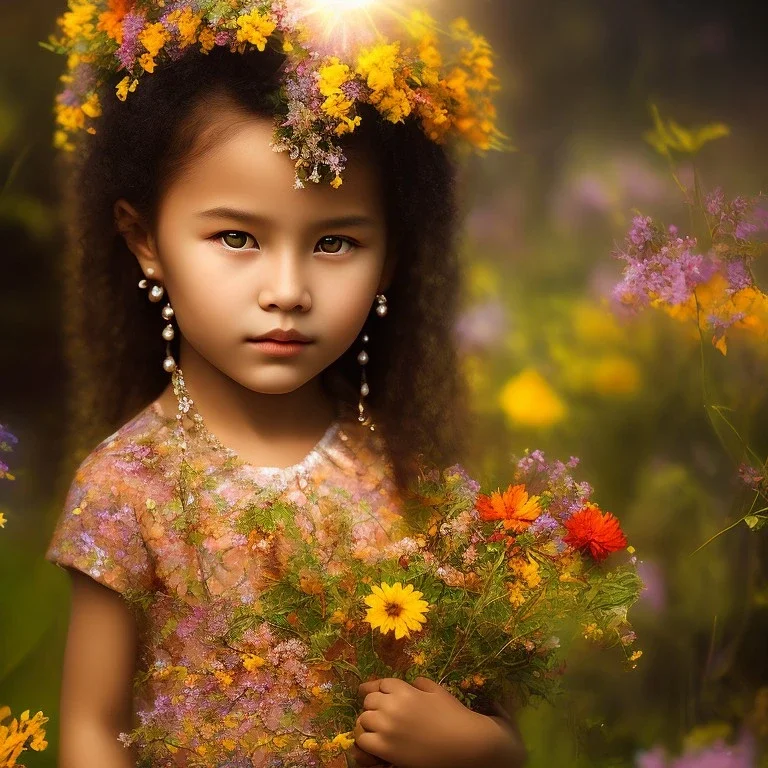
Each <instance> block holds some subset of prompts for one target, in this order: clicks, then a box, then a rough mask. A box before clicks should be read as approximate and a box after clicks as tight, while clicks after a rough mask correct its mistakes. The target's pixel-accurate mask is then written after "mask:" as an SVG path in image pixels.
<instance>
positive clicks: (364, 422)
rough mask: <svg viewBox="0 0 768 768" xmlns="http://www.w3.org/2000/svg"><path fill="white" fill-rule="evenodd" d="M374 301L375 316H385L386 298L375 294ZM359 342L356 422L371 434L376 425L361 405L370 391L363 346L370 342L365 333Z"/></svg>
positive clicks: (365, 353) (367, 359)
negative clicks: (366, 428) (375, 303)
mask: <svg viewBox="0 0 768 768" xmlns="http://www.w3.org/2000/svg"><path fill="white" fill-rule="evenodd" d="M376 301H377V302H378V306H377V307H376V314H377V315H378V316H379V317H384V316H385V315H386V314H387V297H386V296H384V294H383V293H382V294H377V295H376ZM360 340H361V341H362V343H363V349H362V350H361V351H360V353H359V354H358V356H357V362H358V363H360V365H361V366H362V368H361V371H360V398H359V400H358V403H357V410H358V412H359V415H358V417H357V420H358V421H359V422H360V424H361V426H363V427H368V428H369V429H370V430H371V432H373V431H374V430H375V427H376V425H375V424H374V423H373V421H372V419H371V416H370V414H366V413H365V405H364V403H363V398H365V397H368V395H369V393H370V391H371V389H370V387H369V386H368V380H367V379H366V376H365V366H366V365H367V364H368V361H369V359H370V358H369V357H368V353H367V352H366V351H365V345H366V344H367V343H368V342H369V341H370V338H369V336H368V334H367V333H364V334H363V335H362V337H361V339H360Z"/></svg>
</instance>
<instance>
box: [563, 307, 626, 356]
mask: <svg viewBox="0 0 768 768" xmlns="http://www.w3.org/2000/svg"><path fill="white" fill-rule="evenodd" d="M570 315H571V323H572V327H573V332H574V335H575V336H576V338H577V339H578V340H579V341H581V342H583V343H585V344H594V345H599V346H605V345H610V344H618V343H620V342H622V341H624V339H626V338H627V333H626V332H625V331H624V330H623V329H622V327H621V326H620V325H619V324H618V322H617V321H616V315H615V314H614V313H613V312H611V311H610V310H609V309H607V308H605V307H599V306H596V305H595V304H593V303H592V302H589V301H577V302H575V303H574V305H573V307H572V308H571V312H570Z"/></svg>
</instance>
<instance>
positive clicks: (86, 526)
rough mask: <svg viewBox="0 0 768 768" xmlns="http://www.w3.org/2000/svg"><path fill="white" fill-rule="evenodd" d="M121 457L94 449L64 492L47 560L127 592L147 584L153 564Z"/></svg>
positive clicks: (148, 585) (151, 581)
mask: <svg viewBox="0 0 768 768" xmlns="http://www.w3.org/2000/svg"><path fill="white" fill-rule="evenodd" d="M127 491H128V486H127V485H126V481H125V479H124V478H122V477H121V476H120V470H119V462H116V461H115V460H113V459H112V458H111V457H110V456H109V455H108V454H106V455H105V454H104V452H103V451H100V450H99V448H97V449H95V451H94V452H93V453H91V454H90V455H89V456H88V457H86V459H85V460H84V461H83V462H82V464H80V466H79V467H78V468H77V470H76V472H75V476H74V479H73V480H72V483H71V485H70V487H69V491H68V492H67V497H66V500H65V502H64V508H63V509H62V511H61V513H60V515H59V519H58V521H57V522H56V527H55V528H54V531H53V535H52V538H51V540H50V542H49V545H48V549H47V550H46V553H45V559H46V560H48V561H50V562H52V563H54V564H56V565H59V566H69V567H71V568H75V569H77V570H78V571H82V572H83V573H85V574H87V575H88V576H90V577H91V578H92V579H95V580H96V581H98V582H99V583H101V584H103V585H105V586H107V587H109V588H110V589H113V590H115V591H116V592H119V593H120V594H125V593H126V592H127V591H129V590H146V589H149V588H150V587H151V585H152V583H153V581H154V569H153V567H152V562H151V558H150V556H149V552H148V550H147V547H146V544H145V541H144V538H143V536H142V534H141V530H140V527H139V523H138V520H137V517H136V511H135V507H134V505H133V504H132V503H131V498H130V496H131V494H130V493H128V492H127Z"/></svg>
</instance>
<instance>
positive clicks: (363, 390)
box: [360, 384, 371, 397]
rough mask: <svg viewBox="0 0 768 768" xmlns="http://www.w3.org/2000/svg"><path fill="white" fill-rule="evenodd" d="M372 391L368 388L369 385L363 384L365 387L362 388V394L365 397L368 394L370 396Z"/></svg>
mask: <svg viewBox="0 0 768 768" xmlns="http://www.w3.org/2000/svg"><path fill="white" fill-rule="evenodd" d="M370 391H371V390H370V388H369V387H368V385H367V384H363V386H362V387H360V394H361V395H362V396H363V397H365V396H366V395H367V394H368V393H369V392H370Z"/></svg>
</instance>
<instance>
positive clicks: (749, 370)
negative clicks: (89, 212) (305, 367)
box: [0, 0, 768, 768]
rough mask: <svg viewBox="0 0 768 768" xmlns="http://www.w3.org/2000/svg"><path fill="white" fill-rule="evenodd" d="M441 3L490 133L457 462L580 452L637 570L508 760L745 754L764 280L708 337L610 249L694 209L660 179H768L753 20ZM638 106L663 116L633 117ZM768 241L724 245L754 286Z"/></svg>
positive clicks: (17, 412) (24, 265)
mask: <svg viewBox="0 0 768 768" xmlns="http://www.w3.org/2000/svg"><path fill="white" fill-rule="evenodd" d="M443 5H445V6H446V7H447V8H448V9H449V11H448V12H450V11H455V12H462V13H465V14H466V15H467V16H468V17H469V18H470V20H471V22H472V24H473V26H474V27H475V28H477V29H478V30H479V31H481V32H483V33H484V34H486V36H487V37H488V38H489V40H490V41H491V43H492V44H493V46H494V48H495V49H496V51H497V54H498V57H499V59H498V71H499V75H500V77H501V80H502V84H503V88H502V91H501V92H500V94H499V105H500V113H501V121H500V123H501V126H502V128H503V129H504V130H505V131H506V132H507V133H508V134H509V135H510V136H511V138H512V140H513V142H514V144H515V145H516V147H517V151H516V152H514V153H510V154H504V155H500V154H489V155H487V156H485V157H483V158H478V159H474V160H472V161H471V162H470V164H469V166H468V173H467V187H466V189H467V193H466V207H467V220H466V236H465V238H464V243H463V252H464V257H465V263H466V274H467V295H466V306H465V310H464V313H463V316H462V318H461V321H460V323H459V326H458V327H457V329H456V330H457V336H458V339H459V343H460V345H461V349H462V361H463V365H464V366H465V370H466V374H467V376H468V378H469V381H470V384H471V387H472V391H473V394H474V411H475V414H476V419H475V430H474V433H473V436H472V437H473V451H472V457H473V459H472V464H471V465H470V466H469V469H470V471H471V472H473V473H474V474H476V476H478V477H479V478H480V479H481V480H482V481H483V483H484V484H487V485H490V486H492V487H496V486H501V487H505V486H506V484H507V482H508V481H507V480H506V478H507V477H508V475H509V467H510V458H511V456H512V455H513V454H517V455H519V454H521V453H522V452H523V451H524V450H525V449H526V448H530V449H534V448H540V449H542V450H544V451H545V452H546V454H547V455H548V456H550V457H553V458H560V459H563V460H564V461H565V460H567V459H568V458H569V457H570V456H577V457H579V458H580V460H581V461H580V464H579V467H578V469H577V470H576V471H575V475H576V477H577V479H579V480H588V481H589V482H590V484H591V485H592V486H593V487H594V488H595V499H596V501H598V502H599V503H600V505H601V506H602V508H603V509H607V510H610V511H612V512H613V513H614V514H615V515H617V516H618V517H619V519H620V520H621V521H622V526H623V528H624V530H625V532H626V534H627V537H628V539H629V540H630V542H631V544H632V545H633V546H634V547H635V549H636V554H637V557H638V560H639V561H640V569H641V574H642V576H643V578H644V580H645V582H646V590H645V592H644V593H643V597H642V599H641V601H640V602H639V603H638V604H637V605H636V607H635V608H634V609H633V611H632V614H631V615H630V618H631V620H632V622H633V625H634V629H635V631H636V633H637V635H638V642H637V647H638V648H640V649H642V651H643V654H642V656H641V657H640V658H639V659H637V660H636V664H635V666H634V668H632V665H630V664H627V663H626V662H625V660H624V659H623V658H622V656H621V653H620V651H618V650H617V651H615V653H613V652H604V651H601V650H599V648H597V647H595V646H594V645H593V644H590V643H589V642H587V641H586V639H584V638H583V637H579V638H578V639H577V641H576V642H575V643H573V645H572V646H571V648H570V651H569V664H568V671H567V673H566V675H565V677H564V682H563V692H562V695H561V697H560V698H559V699H558V700H556V701H555V702H552V703H544V702H542V703H539V704H536V705H531V706H530V707H527V708H526V709H524V710H522V711H521V712H519V713H518V715H519V718H520V723H521V728H522V731H523V735H524V738H525V741H526V744H527V745H528V748H529V751H530V761H529V765H531V766H535V767H536V768H540V767H541V768H544V767H550V766H641V767H643V768H655V767H656V766H668V765H669V766H672V765H674V766H694V765H699V766H708V767H709V768H714V767H715V766H723V767H728V768H730V767H731V766H734V767H735V766H739V767H740V766H751V765H768V762H766V758H765V756H764V752H765V747H766V742H768V559H767V558H766V553H768V526H766V527H765V528H763V529H762V530H760V529H761V527H762V523H763V522H764V518H765V509H763V510H762V511H761V508H764V507H766V504H768V502H766V499H765V488H766V484H765V480H764V477H765V472H763V473H762V475H761V469H760V468H761V462H764V461H765V458H766V456H768V314H765V309H766V304H765V303H763V304H760V302H759V301H758V302H757V303H754V302H753V303H752V304H750V308H749V309H748V310H746V311H745V312H743V313H742V314H743V315H744V317H742V318H740V319H741V320H742V321H743V322H741V323H737V324H736V325H734V327H733V328H732V329H729V333H728V341H727V349H726V348H725V345H724V344H721V345H720V348H717V347H716V346H715V345H714V344H713V343H712V333H711V332H709V333H707V332H705V330H697V326H696V323H695V320H691V319H690V318H689V317H686V316H684V315H685V313H680V312H677V313H675V312H669V311H663V309H648V310H646V311H643V312H640V313H637V314H636V315H633V314H632V313H629V312H627V311H626V310H624V309H622V307H621V306H620V303H619V302H618V301H617V300H616V298H615V292H614V287H615V286H616V285H617V284H618V283H619V282H620V281H621V280H622V270H623V267H624V266H625V263H624V262H623V261H621V260H619V259H617V258H615V256H614V255H613V254H614V252H615V251H616V249H617V248H620V247H623V243H624V242H625V236H626V234H627V232H628V231H629V230H630V227H632V226H633V219H634V218H635V217H636V216H638V215H643V216H652V217H653V218H654V220H655V221H658V222H659V223H660V225H661V224H662V223H663V224H664V225H667V224H675V225H677V226H678V227H679V230H680V234H681V235H682V234H690V235H694V234H696V232H695V230H696V228H697V226H700V223H701V222H698V223H697V220H696V218H695V216H692V215H691V210H690V206H688V205H686V203H685V199H684V194H683V192H682V190H681V188H680V186H679V184H682V185H683V186H684V187H686V188H687V189H694V184H695V188H696V189H701V190H703V192H702V195H703V194H704V192H711V191H712V190H715V189H716V188H721V189H722V191H723V195H724V198H725V199H726V200H731V199H732V198H734V197H737V196H744V197H746V198H751V197H754V196H756V195H758V193H760V192H761V191H762V192H768V149H767V143H766V140H765V139H766V136H768V105H767V103H766V99H765V94H766V88H767V86H768V74H767V73H768V53H767V52H766V50H767V49H766V47H765V33H764V27H761V26H760V24H758V23H756V20H755V18H754V17H753V15H752V12H751V10H750V9H749V8H748V7H747V6H746V5H745V4H743V5H742V4H739V3H730V4H726V3H715V2H697V3H693V2H688V0H680V1H679V2H675V3H670V2H662V0H645V1H644V2H642V3H633V4H630V3H608V2H603V1H602V0H569V1H568V2H566V0H551V2H549V3H546V4H541V3H537V2H534V0H482V1H481V0H474V1H473V2H472V3H469V2H463V3H460V2H456V1H455V0H451V2H447V1H446V2H445V3H443ZM0 8H2V11H3V24H2V26H1V27H0V38H1V41H2V44H1V45H0V189H2V191H1V192H0V229H1V230H2V231H1V234H0V242H2V249H1V250H2V274H3V279H2V281H0V291H2V299H1V300H0V313H1V314H2V318H1V319H0V336H1V338H2V343H0V361H1V362H0V365H2V376H1V377H0V424H2V425H3V427H4V428H5V430H7V431H8V433H9V434H7V433H5V432H3V431H2V430H0V444H2V443H3V440H4V441H5V445H4V447H5V448H7V449H10V450H7V451H5V452H4V453H2V454H0V460H2V461H4V462H5V464H6V465H7V467H8V469H7V472H6V473H5V474H7V476H6V477H0V526H1V527H0V725H6V726H7V725H8V723H9V719H5V720H2V715H3V711H2V707H3V706H4V705H5V706H7V707H9V708H10V715H11V716H12V717H16V718H18V717H19V716H20V715H21V713H22V712H23V711H24V710H30V713H31V714H34V713H35V712H37V711H39V710H41V711H42V712H43V713H44V715H45V716H47V717H48V718H49V720H48V722H47V723H46V724H45V726H44V728H45V729H46V732H47V739H48V742H49V744H48V747H47V748H46V749H45V750H43V751H41V752H35V751H25V752H24V753H23V755H22V757H21V762H22V763H23V764H24V765H27V766H29V767H30V768H34V767H41V768H42V767H43V766H54V765H55V764H56V760H55V755H56V749H57V729H58V696H59V686H60V673H61V663H62V654H63V648H64V638H65V631H66V622H67V611H68V579H67V577H66V575H65V573H64V572H63V571H61V570H59V569H56V568H55V567H54V566H53V565H51V564H49V563H46V562H45V561H44V560H43V559H42V555H43V552H44V549H45V546H46V544H47V541H48V537H49V535H50V532H51V530H52V528H53V525H54V523H55V520H56V517H57V515H58V514H59V511H60V508H61V505H62V504H63V501H64V494H65V492H66V488H67V486H68V484H69V482H70V480H71V476H72V472H73V470H74V467H75V465H76V459H78V457H73V456H71V455H69V453H68V450H67V442H66V437H67V430H66V428H67V425H66V413H65V402H66V394H67V391H66V388H67V386H68V379H67V371H66V366H65V361H64V358H63V348H62V339H61V332H60V330H61V327H62V323H63V317H62V314H61V305H62V296H61V293H60V285H61V274H60V271H59V253H60V248H61V245H62V243H63V222H62V219H61V213H60V212H59V211H60V207H59V201H58V200H57V197H56V194H57V193H56V188H55V186H54V184H53V183H52V174H51V167H52V163H53V157H54V150H53V149H52V146H51V135H52V132H53V115H52V101H53V95H54V93H55V91H56V89H57V78H58V76H59V74H60V72H61V71H62V67H63V65H64V61H63V59H62V58H60V57H57V56H54V55H53V54H51V53H49V52H48V51H45V50H43V49H42V48H40V47H39V46H38V45H37V41H38V40H45V39H46V38H47V37H48V35H49V34H51V33H52V32H54V31H55V29H54V22H55V18H56V16H58V15H60V14H61V13H63V11H64V10H65V4H64V2H63V0H26V2H23V3H22V2H19V1H18V0H4V2H2V3H0ZM652 105H656V106H657V108H658V110H659V114H660V115H661V119H662V120H664V121H666V122H665V123H664V124H663V125H665V126H666V127H667V130H666V133H665V131H663V130H662V131H659V125H658V124H657V125H656V126H655V131H656V132H655V139H653V136H651V135H649V134H650V133H651V132H653V131H654V117H653V113H652V109H651V106H652ZM670 120H672V121H675V122H676V123H677V124H678V126H679V130H678V131H677V133H676V132H675V128H674V127H670V124H669V122H668V121H670ZM703 126H710V128H709V129H708V130H707V131H706V132H704V133H702V132H701V131H698V129H699V128H701V127H703ZM726 129H727V130H726ZM697 131H698V132H697ZM649 138H650V139H652V140H650V141H649ZM665 139H666V143H665ZM707 139H709V140H707ZM654 145H655V146H654ZM673 145H674V146H673ZM699 145H700V146H699ZM660 150H661V151H660ZM665 154H666V156H665ZM673 169H674V171H675V173H676V174H677V181H676V180H675V178H673V173H672V171H673ZM702 199H703V198H702ZM712 199H714V198H710V203H711V200H712ZM636 227H637V225H636ZM692 230H693V231H692ZM636 232H637V228H635V233H636ZM759 238H760V233H759V232H757V233H755V234H754V237H753V238H752V241H753V242H757V241H758V240H759ZM763 239H764V233H763ZM767 261H768V257H766V256H764V257H763V258H762V260H761V259H759V258H758V259H756V260H755V261H754V263H752V264H751V266H752V269H753V272H754V277H755V280H756V283H757V285H758V286H762V289H763V290H768V289H766V286H768V268H766V262H767ZM754 295H755V293H754V291H753V298H754ZM756 295H757V296H758V298H759V296H760V295H762V294H761V293H760V292H759V291H758V292H757V294H756ZM761 308H762V309H761ZM761 311H762V312H763V313H764V314H762V315H761V314H760V313H761ZM673 315H676V316H673ZM731 331H732V332H731ZM100 332H102V329H100V328H96V327H94V328H93V333H94V334H98V333H100ZM725 351H727V354H724V352H725ZM12 436H15V437H16V438H18V442H14V441H13V439H12ZM105 436H106V435H105ZM747 465H750V466H751V467H752V468H751V469H749V466H747ZM0 469H2V467H0ZM0 474H3V472H0ZM761 477H762V478H763V479H762V480H761ZM761 483H762V485H761ZM761 489H762V491H761ZM761 492H762V494H763V495H762V497H761ZM729 527H730V528H729ZM727 528H729V530H727V531H725V532H723V533H722V534H721V535H718V534H719V533H720V532H721V531H724V530H725V529H727ZM704 544H706V546H702V545H704ZM761 749H762V751H761ZM760 755H763V756H762V757H761V756H760ZM0 765H2V756H1V753H0Z"/></svg>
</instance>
